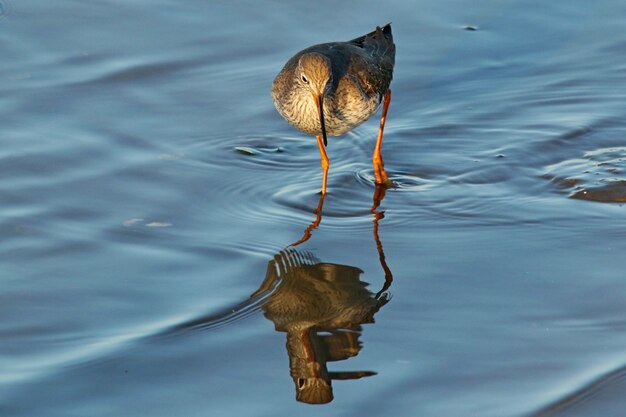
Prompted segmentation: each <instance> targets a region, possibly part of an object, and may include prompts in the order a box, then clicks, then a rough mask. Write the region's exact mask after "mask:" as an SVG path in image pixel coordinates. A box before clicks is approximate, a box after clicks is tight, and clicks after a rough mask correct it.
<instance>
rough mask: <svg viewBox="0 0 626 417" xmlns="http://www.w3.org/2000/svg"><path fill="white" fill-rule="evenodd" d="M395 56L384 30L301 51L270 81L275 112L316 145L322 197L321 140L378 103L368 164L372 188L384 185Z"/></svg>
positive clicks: (357, 120)
mask: <svg viewBox="0 0 626 417" xmlns="http://www.w3.org/2000/svg"><path fill="white" fill-rule="evenodd" d="M395 56H396V46H395V44H394V43H393V35H392V34H391V25H390V24H387V25H385V26H384V27H382V28H380V27H376V30H375V31H373V32H371V33H368V34H367V35H364V36H361V37H358V38H356V39H353V40H351V41H348V42H330V43H322V44H319V45H314V46H311V47H309V48H306V49H304V50H302V51H300V52H298V53H297V54H295V55H294V56H293V57H292V58H291V59H290V60H289V61H287V63H286V64H285V66H284V68H283V69H282V70H281V71H280V73H279V74H278V75H277V76H276V79H275V80H274V84H273V85H272V98H273V100H274V105H275V106H276V109H277V110H278V112H279V113H280V114H281V116H283V117H284V118H285V120H287V122H289V123H290V124H291V125H293V126H294V127H296V128H297V129H299V130H301V131H302V132H304V133H308V134H311V135H315V137H316V139H317V145H318V147H319V151H320V156H321V159H322V170H323V176H322V195H325V194H326V182H327V178H328V167H329V160H328V156H327V155H326V149H325V146H326V145H327V136H339V135H343V134H344V133H347V132H349V131H350V130H352V129H354V128H355V127H357V126H358V125H360V124H361V123H363V122H364V121H366V120H367V119H368V118H369V117H370V116H371V115H372V114H374V113H375V112H376V110H378V108H379V107H380V104H381V103H383V112H382V116H381V118H380V127H379V129H378V138H377V140H376V146H375V148H374V154H373V156H372V162H373V164H374V175H375V176H376V182H377V183H378V184H382V185H389V184H390V181H389V178H388V176H387V173H386V172H385V168H384V165H383V158H382V156H381V146H382V141H383V130H384V129H385V119H386V117H387V109H388V107H389V102H390V101H391V90H389V84H390V83H391V78H392V76H393V66H394V63H395Z"/></svg>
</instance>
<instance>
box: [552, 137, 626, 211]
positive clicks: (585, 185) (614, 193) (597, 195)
mask: <svg viewBox="0 0 626 417" xmlns="http://www.w3.org/2000/svg"><path fill="white" fill-rule="evenodd" d="M625 170H626V147H611V148H603V149H597V150H594V151H590V152H587V153H585V154H584V155H583V157H582V158H576V159H570V160H566V161H562V162H559V163H556V164H553V165H550V166H548V167H547V170H546V173H545V175H544V178H546V179H548V180H550V181H552V182H553V183H555V184H557V185H558V186H559V187H561V188H564V189H567V190H570V194H569V196H570V197H571V198H577V199H581V200H588V201H599V202H608V203H621V202H626V174H625Z"/></svg>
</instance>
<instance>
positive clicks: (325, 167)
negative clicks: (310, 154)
mask: <svg viewBox="0 0 626 417" xmlns="http://www.w3.org/2000/svg"><path fill="white" fill-rule="evenodd" d="M315 138H316V139H317V146H318V147H319V148H320V156H321V158H322V170H323V173H322V195H325V194H326V180H327V179H328V167H329V166H330V162H329V161H328V155H326V149H324V142H322V137H321V136H316V137H315Z"/></svg>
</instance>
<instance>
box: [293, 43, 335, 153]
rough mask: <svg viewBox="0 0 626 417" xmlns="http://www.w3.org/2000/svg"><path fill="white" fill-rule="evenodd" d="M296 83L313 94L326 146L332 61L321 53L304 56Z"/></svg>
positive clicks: (297, 71) (299, 64) (296, 74)
mask: <svg viewBox="0 0 626 417" xmlns="http://www.w3.org/2000/svg"><path fill="white" fill-rule="evenodd" d="M295 77H296V82H297V83H298V84H299V85H300V86H301V88H303V89H304V90H307V91H308V92H310V93H311V95H312V97H313V101H314V102H315V105H316V106H317V112H318V113H319V116H320V126H321V129H322V137H323V138H324V145H326V143H327V140H326V123H325V121H324V96H325V95H326V94H327V93H328V91H329V90H330V88H331V87H332V81H333V73H332V69H331V66H330V60H329V59H328V58H327V57H326V56H324V55H322V54H319V53H316V52H309V53H306V54H303V55H302V56H301V57H300V59H299V60H298V68H297V70H296V73H295Z"/></svg>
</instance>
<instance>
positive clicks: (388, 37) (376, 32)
mask: <svg viewBox="0 0 626 417" xmlns="http://www.w3.org/2000/svg"><path fill="white" fill-rule="evenodd" d="M379 33H381V34H382V35H383V36H384V37H385V39H386V40H387V41H389V42H390V43H393V34H392V33H391V23H387V24H386V25H385V26H383V27H382V28H381V27H380V26H377V27H376V30H374V31H372V32H370V33H368V34H367V35H363V36H359V37H358V38H356V39H352V40H351V41H350V43H354V44H356V45H358V46H360V47H363V42H364V41H365V39H366V38H371V37H376V36H380V35H379Z"/></svg>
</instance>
